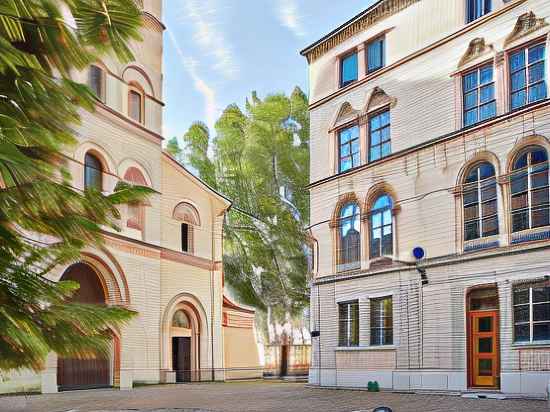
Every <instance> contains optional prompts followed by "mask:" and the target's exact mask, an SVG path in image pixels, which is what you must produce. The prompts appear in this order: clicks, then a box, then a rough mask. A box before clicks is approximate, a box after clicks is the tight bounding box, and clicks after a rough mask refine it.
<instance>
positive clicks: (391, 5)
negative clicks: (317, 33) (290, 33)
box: [300, 0, 421, 63]
mask: <svg viewBox="0 0 550 412" xmlns="http://www.w3.org/2000/svg"><path fill="white" fill-rule="evenodd" d="M419 1H421V0H378V1H377V2H375V3H374V4H373V5H372V6H370V7H369V8H367V9H366V10H363V11H362V12H361V13H359V14H357V15H356V16H354V17H352V18H351V19H350V20H348V21H347V22H345V23H344V24H342V25H341V26H339V27H338V28H336V29H335V30H333V31H331V32H330V33H329V34H327V35H326V36H324V37H323V38H321V39H319V40H317V41H316V42H315V43H313V44H311V45H309V46H307V47H306V48H305V49H303V50H302V51H301V52H300V54H301V55H302V56H305V57H306V58H307V60H308V62H309V63H312V62H313V61H315V60H317V59H318V58H319V57H321V56H322V55H324V54H325V53H326V52H327V51H329V50H330V49H332V48H334V47H336V46H337V45H339V44H340V43H343V42H344V41H346V40H347V39H349V38H350V37H353V36H355V35H356V34H357V33H359V32H361V31H363V30H366V29H367V28H368V27H370V26H372V25H373V24H375V23H377V22H379V21H380V20H383V19H385V18H386V17H389V16H392V15H394V14H395V13H398V12H400V11H401V10H403V9H406V8H407V7H409V6H410V5H412V4H414V3H417V2H419Z"/></svg>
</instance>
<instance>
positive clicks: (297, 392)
mask: <svg viewBox="0 0 550 412" xmlns="http://www.w3.org/2000/svg"><path fill="white" fill-rule="evenodd" d="M381 405H386V406H390V407H391V408H392V409H393V410H394V411H395V412H399V411H422V412H424V411H433V412H435V411H441V412H443V411H444V412H448V411H469V412H474V411H480V412H481V411H498V412H506V411H522V412H526V411H529V412H536V411H548V410H549V409H548V405H547V403H546V402H544V401H535V400H492V399H464V398H461V397H458V396H442V395H410V394H395V393H368V392H364V391H349V390H327V389H314V388H308V387H306V386H305V385H303V384H299V383H280V382H260V381H258V382H238V383H204V384H188V385H163V386H150V387H141V388H136V389H134V390H133V391H127V392H126V391H118V390H93V391H79V392H65V393H60V394H54V395H31V396H26V397H25V396H6V397H0V411H2V412H3V411H6V412H7V411H9V412H15V411H17V412H20V411H25V412H52V411H55V412H58V411H59V412H61V411H63V412H66V411H71V412H84V411H117V412H118V411H159V410H162V411H163V412H165V411H166V412H176V411H178V412H179V411H185V412H187V411H189V412H211V411H227V412H236V411H258V412H259V411H262V412H263V411H300V412H306V411H314V412H321V411H331V412H332V411H334V412H340V411H341V412H354V411H368V410H371V409H373V408H375V407H376V406H381Z"/></svg>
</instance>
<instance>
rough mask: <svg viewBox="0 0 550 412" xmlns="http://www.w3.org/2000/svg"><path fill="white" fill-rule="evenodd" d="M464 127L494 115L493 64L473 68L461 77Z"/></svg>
mask: <svg viewBox="0 0 550 412" xmlns="http://www.w3.org/2000/svg"><path fill="white" fill-rule="evenodd" d="M462 94H463V110H464V127H468V126H471V125H474V124H476V123H478V122H481V121H483V120H487V119H490V118H492V117H495V116H496V114H497V104H496V100H495V83H494V79H493V66H492V65H487V66H483V67H480V68H478V69H475V70H474V71H472V72H469V73H467V74H465V75H464V76H463V77H462Z"/></svg>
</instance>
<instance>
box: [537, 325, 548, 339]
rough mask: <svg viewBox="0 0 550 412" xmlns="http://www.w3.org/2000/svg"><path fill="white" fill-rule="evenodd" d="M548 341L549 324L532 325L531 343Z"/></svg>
mask: <svg viewBox="0 0 550 412" xmlns="http://www.w3.org/2000/svg"><path fill="white" fill-rule="evenodd" d="M538 340H550V323H535V324H534V325H533V341H538Z"/></svg>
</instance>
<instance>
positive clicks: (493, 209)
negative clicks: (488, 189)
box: [481, 200, 497, 217]
mask: <svg viewBox="0 0 550 412" xmlns="http://www.w3.org/2000/svg"><path fill="white" fill-rule="evenodd" d="M481 212H482V215H483V216H484V217H485V216H491V215H496V213H497V201H496V200H492V201H490V202H486V203H483V204H482V205H481Z"/></svg>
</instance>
